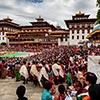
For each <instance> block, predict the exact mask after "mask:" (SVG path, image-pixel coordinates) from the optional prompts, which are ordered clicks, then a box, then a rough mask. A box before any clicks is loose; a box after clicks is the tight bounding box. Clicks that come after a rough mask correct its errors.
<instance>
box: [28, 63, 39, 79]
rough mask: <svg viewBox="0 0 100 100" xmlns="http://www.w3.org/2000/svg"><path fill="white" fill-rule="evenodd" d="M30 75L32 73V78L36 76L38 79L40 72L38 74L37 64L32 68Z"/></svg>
mask: <svg viewBox="0 0 100 100" xmlns="http://www.w3.org/2000/svg"><path fill="white" fill-rule="evenodd" d="M30 73H31V75H32V76H34V75H35V76H36V77H38V75H39V72H38V70H37V68H36V65H35V64H34V65H32V66H31V69H30Z"/></svg>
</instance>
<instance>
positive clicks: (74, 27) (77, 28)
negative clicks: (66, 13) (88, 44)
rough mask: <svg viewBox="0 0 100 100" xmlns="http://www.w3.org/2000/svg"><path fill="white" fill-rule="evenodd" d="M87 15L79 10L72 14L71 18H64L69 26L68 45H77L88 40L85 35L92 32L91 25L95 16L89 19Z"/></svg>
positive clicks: (94, 20)
mask: <svg viewBox="0 0 100 100" xmlns="http://www.w3.org/2000/svg"><path fill="white" fill-rule="evenodd" d="M89 16H90V15H85V14H84V13H82V12H80V11H79V12H78V13H77V14H76V15H75V16H72V20H65V23H66V26H67V27H68V28H69V40H68V41H69V45H79V44H80V43H83V42H85V41H88V39H87V38H86V37H87V35H88V34H89V33H91V32H92V29H93V25H94V23H95V22H96V20H97V19H96V18H92V19H90V18H89Z"/></svg>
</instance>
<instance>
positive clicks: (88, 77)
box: [84, 72, 97, 90]
mask: <svg viewBox="0 0 100 100" xmlns="http://www.w3.org/2000/svg"><path fill="white" fill-rule="evenodd" d="M84 77H85V84H86V85H87V86H86V87H85V88H86V89H87V90H88V88H89V87H90V86H92V85H94V84H96V82H97V76H96V75H95V74H94V73H92V72H87V73H86V74H85V75H84Z"/></svg>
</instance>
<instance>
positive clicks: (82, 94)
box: [74, 81, 88, 100]
mask: <svg viewBox="0 0 100 100" xmlns="http://www.w3.org/2000/svg"><path fill="white" fill-rule="evenodd" d="M74 88H75V90H76V91H77V93H76V97H77V100H82V98H84V97H85V96H87V95H88V91H87V90H86V89H85V88H83V87H82V84H81V82H80V81H76V82H75V83H74Z"/></svg>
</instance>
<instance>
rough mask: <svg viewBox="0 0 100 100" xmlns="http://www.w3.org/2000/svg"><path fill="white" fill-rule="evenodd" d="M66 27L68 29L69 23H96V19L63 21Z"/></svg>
mask: <svg viewBox="0 0 100 100" xmlns="http://www.w3.org/2000/svg"><path fill="white" fill-rule="evenodd" d="M64 21H65V23H66V25H67V27H69V24H71V23H84V22H96V21H97V19H96V18H93V19H82V20H78V19H77V20H64Z"/></svg>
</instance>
